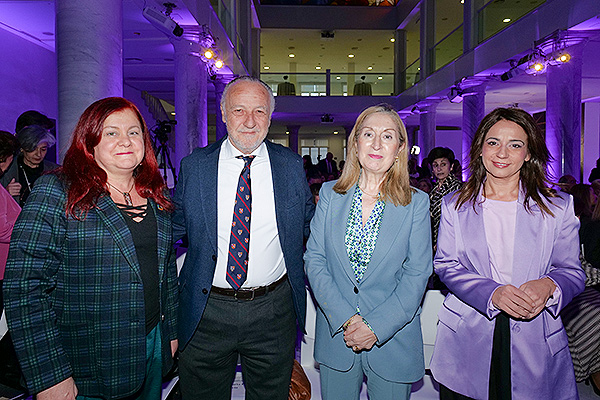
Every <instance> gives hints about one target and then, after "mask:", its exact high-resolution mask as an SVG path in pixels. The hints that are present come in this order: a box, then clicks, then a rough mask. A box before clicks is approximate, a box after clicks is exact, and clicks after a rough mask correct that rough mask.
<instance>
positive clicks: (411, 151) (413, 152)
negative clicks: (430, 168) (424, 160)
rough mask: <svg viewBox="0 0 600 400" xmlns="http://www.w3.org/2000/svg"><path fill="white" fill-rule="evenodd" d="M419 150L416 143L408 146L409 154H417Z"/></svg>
mask: <svg viewBox="0 0 600 400" xmlns="http://www.w3.org/2000/svg"><path fill="white" fill-rule="evenodd" d="M420 152H421V148H420V147H419V146H417V145H414V146H413V147H411V148H410V154H412V155H415V156H418V155H419V153H420Z"/></svg>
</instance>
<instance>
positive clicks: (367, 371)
mask: <svg viewBox="0 0 600 400" xmlns="http://www.w3.org/2000/svg"><path fill="white" fill-rule="evenodd" d="M320 370H321V397H322V398H323V400H359V399H360V389H361V386H362V383H363V380H364V377H366V378H367V393H368V394H369V400H408V399H409V398H410V391H411V388H412V384H410V383H399V382H392V381H388V380H385V379H383V378H382V377H380V376H379V375H377V374H376V373H375V372H373V370H372V369H371V368H370V367H369V363H368V362H367V359H366V356H365V357H363V355H362V354H356V355H355V356H354V365H353V366H352V368H350V370H349V371H344V372H342V371H337V370H335V369H331V368H328V367H327V366H325V365H323V364H321V366H320Z"/></svg>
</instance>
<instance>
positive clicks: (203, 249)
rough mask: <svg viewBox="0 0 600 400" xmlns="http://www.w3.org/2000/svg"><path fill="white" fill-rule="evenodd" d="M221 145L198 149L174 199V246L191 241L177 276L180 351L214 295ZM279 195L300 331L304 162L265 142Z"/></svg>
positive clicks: (308, 200) (185, 163)
mask: <svg viewBox="0 0 600 400" xmlns="http://www.w3.org/2000/svg"><path fill="white" fill-rule="evenodd" d="M223 140H224V139H222V140H220V141H218V142H216V143H213V144H211V145H209V146H207V147H203V148H197V149H195V150H194V151H193V152H192V154H190V155H189V156H187V157H185V158H184V159H183V160H181V168H180V170H179V182H178V184H177V190H176V193H175V199H174V201H175V207H176V208H175V213H174V214H173V231H174V238H175V240H176V241H177V240H179V239H181V238H183V237H184V236H186V235H187V237H188V241H189V248H188V252H187V255H186V258H185V263H184V264H183V267H182V269H181V272H180V275H179V316H180V319H179V321H178V326H179V335H178V338H179V347H180V349H182V350H183V349H184V348H185V346H186V345H187V343H188V342H189V340H190V338H191V337H192V335H193V334H194V331H195V330H196V328H197V326H198V323H199V322H200V319H201V318H202V314H203V313H204V308H205V306H206V302H207V300H208V295H209V294H210V290H211V286H212V282H213V278H214V272H215V266H216V263H217V176H218V164H219V153H220V152H221V144H222V143H223ZM265 143H266V146H267V151H268V153H269V160H270V163H271V175H272V177H273V191H274V193H275V194H274V195H275V213H276V218H277V229H278V230H279V240H280V244H281V249H282V250H283V257H284V260H285V265H286V268H287V273H288V280H289V282H290V285H291V287H292V294H293V301H294V307H295V311H296V319H297V321H298V325H299V326H300V327H301V328H302V329H304V320H305V316H306V289H305V279H304V263H303V260H302V254H303V239H304V237H307V236H308V233H309V230H310V220H311V218H312V216H313V213H314V209H315V206H314V203H313V200H312V195H311V193H310V190H309V188H308V184H307V182H306V176H305V173H304V168H303V164H302V158H301V157H300V156H299V155H298V154H296V153H294V152H292V151H291V150H290V149H288V148H287V147H283V146H281V145H278V144H274V143H271V142H269V141H265Z"/></svg>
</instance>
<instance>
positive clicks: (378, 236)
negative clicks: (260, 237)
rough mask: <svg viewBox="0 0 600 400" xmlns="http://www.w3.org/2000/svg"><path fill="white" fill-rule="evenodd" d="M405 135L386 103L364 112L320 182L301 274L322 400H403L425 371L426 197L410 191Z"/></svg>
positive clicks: (428, 234) (428, 262)
mask: <svg viewBox="0 0 600 400" xmlns="http://www.w3.org/2000/svg"><path fill="white" fill-rule="evenodd" d="M407 160H408V149H407V134H406V128H405V127H404V124H403V123H402V121H401V120H400V118H399V117H398V114H397V113H396V112H395V111H394V110H393V109H392V108H391V107H389V106H388V105H378V106H374V107H370V108H367V109H366V110H365V111H363V112H362V113H361V114H360V115H359V117H358V119H357V121H356V124H355V126H354V129H352V132H351V134H350V137H349V139H348V152H347V156H346V165H345V167H344V171H343V173H342V176H341V177H340V179H339V180H338V181H337V182H327V183H325V184H324V185H323V187H322V189H321V192H320V200H319V203H318V205H317V210H316V212H315V216H314V218H313V220H312V223H311V236H310V239H309V241H308V244H307V251H306V254H305V262H306V264H305V268H306V274H307V276H308V279H309V282H310V286H311V288H312V292H313V294H314V296H315V298H316V301H317V303H318V307H319V312H318V313H317V326H316V342H315V359H316V361H317V362H318V363H319V364H320V371H321V394H322V397H323V399H325V400H330V399H344V400H346V399H358V398H359V396H360V388H361V385H362V382H363V379H364V376H366V377H367V389H368V393H369V398H370V399H371V400H379V399H392V398H393V399H408V398H409V397H410V389H411V383H412V382H415V381H418V380H419V379H421V378H422V377H423V374H424V362H423V339H422V336H421V325H420V319H419V312H420V308H419V305H420V302H421V298H422V296H423V292H424V291H425V285H426V283H427V278H428V277H429V275H431V272H432V271H431V269H432V267H431V262H432V261H431V232H430V225H429V198H428V196H427V195H426V194H425V193H423V192H421V191H418V190H416V189H413V188H411V187H410V186H409V176H408V167H407Z"/></svg>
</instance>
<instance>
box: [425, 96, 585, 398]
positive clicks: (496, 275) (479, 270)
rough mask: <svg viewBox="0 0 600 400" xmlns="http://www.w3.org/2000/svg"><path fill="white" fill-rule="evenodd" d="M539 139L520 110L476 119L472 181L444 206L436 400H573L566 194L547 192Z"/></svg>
mask: <svg viewBox="0 0 600 400" xmlns="http://www.w3.org/2000/svg"><path fill="white" fill-rule="evenodd" d="M548 159H549V153H548V149H547V147H546V144H545V142H544V137H543V135H542V134H541V133H540V131H539V130H538V128H537V126H536V124H535V121H534V120H533V118H532V117H531V116H530V115H529V114H527V113H526V112H525V111H523V110H519V109H514V108H511V109H505V108H499V109H496V110H494V111H492V112H491V113H490V114H488V115H487V116H486V117H485V118H484V119H483V121H482V122H481V124H480V126H479V128H478V130H477V132H476V134H475V137H474V139H473V142H472V146H471V150H470V164H469V167H470V170H471V176H470V177H469V180H468V182H467V183H466V185H465V186H463V188H462V189H461V190H459V191H458V192H456V193H455V194H454V195H453V194H449V195H448V196H446V197H445V198H444V201H443V204H442V218H441V223H440V233H439V240H438V249H437V254H436V256H435V260H434V267H435V271H436V273H437V274H438V275H439V277H440V279H441V280H442V282H444V283H445V284H446V285H447V286H448V289H449V290H450V293H449V294H448V296H447V297H446V299H445V301H444V305H443V306H442V308H441V310H440V312H439V315H438V317H439V324H438V332H437V337H436V343H435V349H434V353H433V359H432V361H431V371H432V372H433V376H434V378H435V379H436V380H437V381H438V382H439V383H440V384H441V388H440V398H441V399H469V398H472V399H488V398H489V399H513V400H517V399H527V400H530V399H545V400H552V399H557V400H558V399H576V398H577V387H576V385H575V377H574V373H573V365H572V362H571V356H570V354H569V349H568V347H567V336H566V333H565V330H564V327H563V325H562V322H561V320H560V317H559V312H560V310H561V309H562V308H563V307H564V306H565V305H566V304H568V303H569V302H570V301H571V299H572V298H573V297H574V296H576V295H577V294H579V293H580V292H581V291H582V290H583V288H584V280H585V276H584V273H583V270H582V269H581V265H580V263H579V259H578V255H579V249H578V243H579V242H578V236H577V232H578V227H579V222H578V220H577V218H576V217H575V215H574V212H573V200H572V198H571V197H570V196H569V195H565V194H562V193H561V194H555V193H553V192H552V191H551V190H550V189H549V188H548V186H547V184H548V181H547V178H546V174H545V171H546V164H547V161H548Z"/></svg>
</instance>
